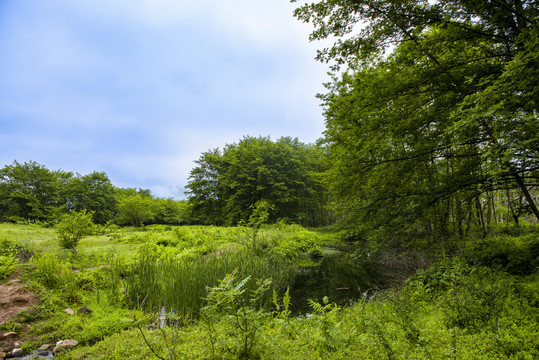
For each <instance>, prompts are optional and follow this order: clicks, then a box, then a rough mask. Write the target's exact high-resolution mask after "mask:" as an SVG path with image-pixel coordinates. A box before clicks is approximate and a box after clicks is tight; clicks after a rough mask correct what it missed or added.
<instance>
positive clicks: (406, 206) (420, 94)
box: [295, 0, 539, 235]
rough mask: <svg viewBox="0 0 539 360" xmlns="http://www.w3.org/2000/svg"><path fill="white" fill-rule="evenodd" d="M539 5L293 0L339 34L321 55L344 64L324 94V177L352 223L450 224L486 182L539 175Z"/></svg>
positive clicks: (522, 181)
mask: <svg viewBox="0 0 539 360" xmlns="http://www.w3.org/2000/svg"><path fill="white" fill-rule="evenodd" d="M537 5H538V2H537V1H520V0H496V1H488V2H487V1H473V0H464V1H459V0H444V1H420V0H394V1H381V0H370V1H352V0H327V1H320V2H318V3H313V4H307V5H303V6H301V7H299V8H298V9H297V10H296V13H295V14H296V16H297V17H298V18H299V19H301V20H303V21H308V22H312V23H313V24H314V26H315V30H314V31H313V33H312V34H311V39H313V40H316V39H323V38H327V37H329V36H332V35H333V36H337V37H338V38H339V40H337V42H336V43H335V45H334V46H333V47H331V48H327V49H323V50H321V51H320V52H319V55H318V59H319V60H322V61H328V62H329V61H334V63H335V66H334V67H333V69H334V70H335V71H337V70H339V69H341V70H342V69H343V67H344V72H343V73H341V75H337V74H336V75H334V79H333V82H332V83H331V84H329V85H328V90H329V91H328V93H327V94H326V95H323V96H322V99H323V101H324V104H325V107H326V121H327V131H326V142H327V144H328V146H329V150H330V154H331V157H332V163H333V164H334V166H333V168H332V170H331V172H330V175H329V177H328V178H329V180H330V182H329V183H330V184H331V185H332V188H333V190H334V192H335V193H336V194H337V195H338V196H339V199H340V208H341V209H342V210H343V214H346V218H347V219H348V220H349V221H350V222H351V224H353V226H354V227H356V228H359V229H361V228H365V225H367V227H370V228H375V229H379V230H382V231H383V232H384V233H385V234H386V235H387V234H389V233H395V231H396V230H399V229H406V228H407V227H412V228H415V229H417V228H418V227H419V228H433V227H434V228H436V229H437V230H438V231H440V232H442V233H443V232H447V231H448V230H449V226H448V225H449V221H450V220H451V221H453V222H454V223H455V224H460V223H462V221H463V220H464V218H465V217H466V216H467V214H469V213H470V211H471V208H472V204H473V203H474V200H473V199H478V196H480V195H481V194H482V193H486V192H488V191H491V190H494V189H498V188H507V187H513V188H519V189H521V191H523V193H528V195H529V191H528V189H529V188H530V187H533V186H537V185H538V178H539V176H538V173H537V170H538V168H539V166H538V165H539V164H538V161H539V152H538V149H539V143H538V141H539V140H538V137H537V133H538V123H539V120H538V115H537V104H536V99H537V88H538V86H537V84H538V79H539V77H538V76H537V75H538V73H537V68H538V67H537V64H538V62H537V60H538V54H539V51H538V50H537V49H538V47H537V38H538V36H537V35H538V27H537V15H538V7H537ZM526 199H527V202H528V205H529V207H530V208H531V209H532V210H533V209H535V210H533V211H534V213H535V214H536V216H537V218H538V219H539V213H537V212H536V207H535V201H534V199H533V197H532V196H531V195H529V196H526ZM384 230H389V231H384Z"/></svg>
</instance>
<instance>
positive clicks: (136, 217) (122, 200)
mask: <svg viewBox="0 0 539 360" xmlns="http://www.w3.org/2000/svg"><path fill="white" fill-rule="evenodd" d="M118 209H119V216H118V223H120V224H125V225H132V226H137V227H138V226H142V225H144V223H146V222H149V221H152V220H153V219H154V213H153V211H152V198H151V197H149V196H144V195H141V194H140V193H136V194H132V195H129V194H122V195H120V196H119V197H118Z"/></svg>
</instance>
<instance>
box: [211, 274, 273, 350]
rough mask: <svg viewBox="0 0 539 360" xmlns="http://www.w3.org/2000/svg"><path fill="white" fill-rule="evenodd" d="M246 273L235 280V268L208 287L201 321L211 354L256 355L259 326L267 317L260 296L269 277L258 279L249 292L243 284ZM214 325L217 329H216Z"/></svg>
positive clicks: (258, 345) (248, 278)
mask: <svg viewBox="0 0 539 360" xmlns="http://www.w3.org/2000/svg"><path fill="white" fill-rule="evenodd" d="M250 281H251V277H250V276H248V277H246V278H245V279H243V280H241V281H236V271H235V272H234V273H232V274H228V275H226V276H225V277H224V278H223V279H222V280H220V281H219V284H218V285H217V286H215V287H211V288H208V295H207V297H206V299H205V301H206V304H205V306H204V307H203V308H202V321H203V323H204V324H205V326H207V329H208V338H209V342H210V346H211V354H212V358H214V359H215V358H217V354H219V357H229V356H234V357H237V358H238V359H257V358H260V354H259V349H258V348H259V347H260V344H259V339H258V338H259V336H258V333H259V332H260V330H261V327H262V326H263V324H264V323H265V320H266V319H267V318H268V315H269V314H268V313H267V312H265V311H264V308H263V304H264V302H263V299H262V298H263V296H264V293H266V292H267V291H268V289H269V286H270V284H271V280H259V281H257V285H256V287H255V288H254V289H252V290H251V291H250V293H246V289H245V285H246V283H248V282H250ZM216 329H218V331H217V330H216Z"/></svg>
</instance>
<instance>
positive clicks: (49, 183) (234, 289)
mask: <svg viewBox="0 0 539 360" xmlns="http://www.w3.org/2000/svg"><path fill="white" fill-rule="evenodd" d="M292 2H295V1H292ZM294 16H295V17H296V18H297V19H298V20H300V21H302V22H306V23H310V24H312V26H313V27H314V29H313V31H312V33H311V35H310V40H312V41H316V40H323V39H332V40H334V44H333V45H332V46H331V47H328V48H325V49H321V50H320V51H319V52H318V55H317V59H318V60H319V61H321V62H323V63H327V64H328V66H329V67H330V69H331V73H330V74H331V81H330V82H328V83H327V84H325V86H326V91H325V93H323V94H319V95H318V97H319V99H320V101H321V103H322V105H323V111H324V117H325V122H326V130H325V132H324V134H323V136H322V137H321V138H320V139H319V141H317V142H316V143H315V144H305V143H302V142H301V141H300V140H298V139H296V138H291V137H282V138H279V139H277V140H272V139H271V138H270V137H263V136H259V137H252V136H245V137H243V138H242V139H239V140H238V142H237V143H233V144H223V145H222V146H221V147H219V148H215V149H209V150H208V151H206V152H204V153H202V154H201V155H200V157H199V159H198V160H195V162H194V164H195V165H194V167H193V169H192V170H191V172H190V175H189V177H188V179H187V186H186V195H187V199H186V200H181V201H178V200H174V199H165V198H158V197H155V196H153V195H152V193H151V191H150V190H147V189H131V188H130V189H124V188H119V187H116V186H114V185H113V184H112V183H111V181H110V179H109V178H108V176H107V175H106V174H105V173H103V172H93V173H91V174H87V175H80V174H77V173H72V172H66V171H62V170H52V171H51V170H49V169H47V168H46V167H45V166H44V165H41V164H38V163H36V162H33V161H29V162H24V163H20V162H18V161H14V162H13V163H12V164H10V165H5V166H4V167H3V168H2V169H0V221H1V222H3V224H0V244H1V245H2V246H1V247H0V260H1V261H0V280H2V279H4V278H6V279H8V278H9V277H16V276H18V275H19V274H22V278H23V280H24V282H25V284H27V286H28V287H30V288H31V289H33V290H34V291H35V292H36V294H37V296H38V297H39V299H40V301H41V303H40V305H39V306H37V307H36V310H35V311H34V312H27V313H26V312H23V313H22V314H19V315H17V316H14V317H13V318H12V319H10V320H9V321H6V322H4V323H1V322H0V329H3V330H5V331H11V332H13V333H14V334H16V336H20V338H21V339H24V341H25V346H26V347H25V348H24V349H23V350H26V351H27V352H28V353H31V352H32V351H34V350H35V349H37V348H38V347H39V346H42V345H43V344H44V343H54V342H56V341H58V340H59V339H66V338H68V337H72V338H74V339H75V340H76V342H77V344H79V343H80V346H79V347H78V348H77V349H75V350H72V351H69V352H62V351H63V350H57V348H58V347H56V348H54V349H55V350H51V352H50V355H51V356H52V353H54V356H55V357H58V358H60V359H120V358H121V359H141V358H150V357H156V358H159V359H165V358H168V359H180V358H182V359H183V358H188V359H492V358H500V359H502V358H512V359H534V358H538V357H539V340H538V339H539V330H538V329H539V326H538V324H539V311H538V310H539V272H538V271H537V270H538V269H539V210H538V204H537V202H538V200H539V113H538V105H539V101H538V100H539V26H538V16H539V2H538V1H536V0H493V1H477V0H437V1H430V0H429V1H427V0H390V1H382V0H366V1H355V0H319V1H317V2H314V3H305V4H302V5H298V7H297V8H296V10H295V12H294ZM0 285H1V284H0ZM82 304H84V305H85V306H82ZM86 306H89V307H90V308H92V309H93V310H90V309H88V310H89V311H88V310H86ZM66 308H67V309H66ZM71 308H75V309H76V308H79V310H78V311H77V313H75V312H74V311H73V309H71ZM81 309H82V310H81ZM68 310H71V312H69V311H68ZM81 311H82V312H81ZM92 312H93V314H92ZM24 324H28V326H26V327H25V326H24ZM10 336H12V335H10ZM77 344H75V345H74V346H77ZM0 350H1V349H0ZM45 351H49V350H45ZM0 354H2V351H0ZM48 354H49V353H48ZM7 356H8V355H7V354H5V356H4V357H7ZM1 357H2V356H0V358H1Z"/></svg>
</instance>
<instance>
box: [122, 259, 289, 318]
mask: <svg viewBox="0 0 539 360" xmlns="http://www.w3.org/2000/svg"><path fill="white" fill-rule="evenodd" d="M234 271H237V273H236V276H237V278H239V279H243V278H246V277H248V276H251V278H252V279H268V278H271V280H272V285H271V286H272V288H273V289H275V291H276V292H277V293H279V294H282V293H283V292H284V290H285V289H286V287H287V286H289V285H290V284H291V283H292V282H293V278H294V274H295V272H296V269H295V266H293V265H291V264H287V263H284V262H281V261H278V260H274V259H271V258H269V257H258V256H254V255H252V253H250V252H247V251H244V250H239V251H224V252H222V253H220V254H212V255H210V256H205V257H200V258H198V259H196V260H193V261H181V260H177V259H163V258H158V256H156V255H155V253H154V252H149V251H142V252H141V253H140V256H139V259H138V261H136V262H135V263H134V264H133V266H132V267H131V269H130V271H128V273H127V274H126V277H125V290H124V291H125V295H126V299H127V301H128V302H129V303H130V304H131V305H132V306H137V307H143V308H145V309H149V310H152V311H159V310H160V309H161V308H162V306H164V307H165V308H166V310H167V311H168V312H173V313H176V314H178V315H181V316H184V317H195V318H196V317H198V313H199V310H200V309H201V307H202V306H203V304H204V298H205V297H206V292H207V288H208V287H214V286H217V285H218V284H219V280H221V279H223V278H224V277H225V276H226V275H227V274H230V273H232V272H234ZM246 288H247V291H246V296H248V295H249V293H250V292H251V291H252V290H255V289H256V282H255V281H250V282H248V283H247V284H246ZM271 293H272V291H269V292H268V298H267V299H262V300H263V302H265V303H267V304H269V303H270V301H271Z"/></svg>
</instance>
